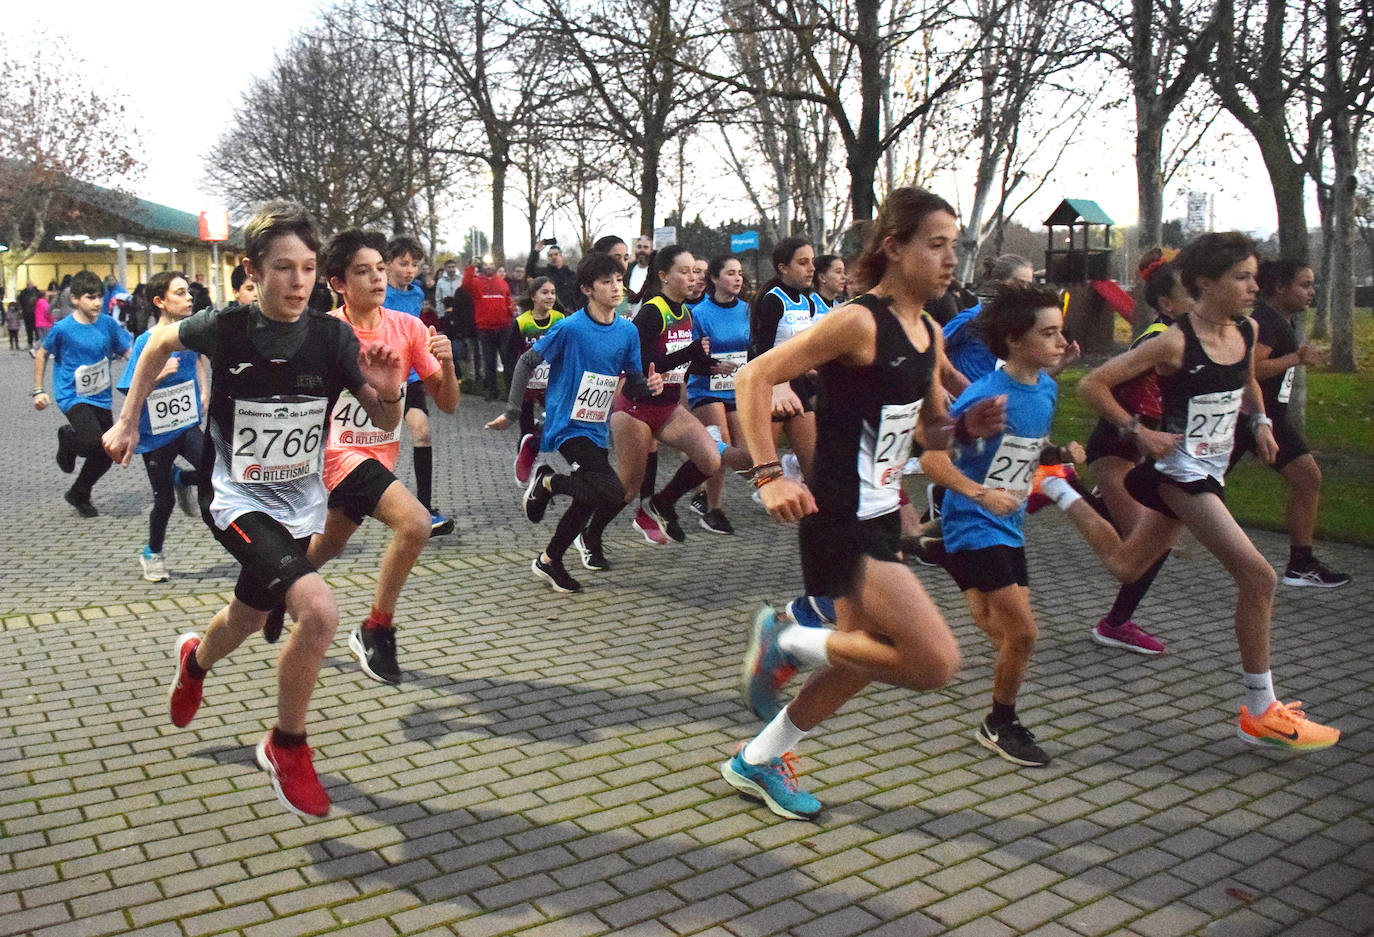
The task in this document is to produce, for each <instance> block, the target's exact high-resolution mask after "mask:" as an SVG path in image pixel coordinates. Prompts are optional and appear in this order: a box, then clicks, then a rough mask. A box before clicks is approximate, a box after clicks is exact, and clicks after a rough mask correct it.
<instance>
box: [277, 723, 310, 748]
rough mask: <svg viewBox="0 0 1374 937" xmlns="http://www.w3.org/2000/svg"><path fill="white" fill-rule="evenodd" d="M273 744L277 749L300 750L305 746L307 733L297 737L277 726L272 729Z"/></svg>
mask: <svg viewBox="0 0 1374 937" xmlns="http://www.w3.org/2000/svg"><path fill="white" fill-rule="evenodd" d="M272 744H273V745H274V746H276V747H277V748H300V747H301V746H302V745H304V744H305V733H304V732H302V733H301V734H300V735H295V734H293V733H291V732H283V731H282V730H281V729H278V728H277V727H276V726H273V727H272Z"/></svg>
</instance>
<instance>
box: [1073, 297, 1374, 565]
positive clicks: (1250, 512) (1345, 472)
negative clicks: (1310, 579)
mask: <svg viewBox="0 0 1374 937" xmlns="http://www.w3.org/2000/svg"><path fill="white" fill-rule="evenodd" d="M1355 323H1356V325H1355V330H1356V331H1355V346H1356V348H1357V349H1358V350H1359V354H1357V358H1360V359H1362V360H1361V365H1362V366H1363V367H1364V368H1365V370H1363V371H1360V372H1357V373H1355V374H1333V373H1331V372H1329V371H1326V370H1324V369H1323V368H1321V367H1310V368H1308V369H1307V428H1306V437H1307V444H1308V446H1309V447H1310V448H1311V449H1312V453H1313V455H1315V456H1316V459H1317V464H1318V465H1320V466H1321V469H1322V476H1323V479H1324V481H1323V484H1322V506H1321V514H1320V516H1319V517H1318V519H1317V537H1318V539H1321V540H1337V541H1341V542H1344V543H1355V544H1360V545H1362V546H1374V374H1372V373H1371V372H1370V370H1369V367H1370V356H1371V353H1372V352H1374V315H1371V312H1370V310H1368V309H1361V310H1358V311H1357V314H1356V318H1355ZM1085 373H1087V372H1086V369H1083V368H1070V369H1069V370H1068V371H1065V372H1064V374H1062V375H1060V378H1059V411H1058V413H1057V414H1056V415H1055V421H1054V440H1055V441H1056V442H1060V443H1062V442H1067V441H1069V440H1071V439H1077V440H1078V441H1080V442H1087V439H1088V435H1089V434H1090V433H1091V432H1092V428H1093V426H1094V424H1095V423H1096V422H1097V417H1096V414H1095V413H1093V412H1092V411H1091V410H1090V409H1089V408H1088V406H1087V405H1086V404H1084V403H1083V401H1082V400H1080V399H1079V397H1078V394H1077V392H1076V388H1077V386H1078V381H1079V379H1080V378H1081V377H1082V376H1083V375H1084V374H1085ZM1226 503H1227V504H1228V505H1229V506H1230V508H1231V513H1232V514H1234V515H1235V517H1236V519H1237V520H1239V521H1240V522H1241V523H1243V524H1248V525H1251V526H1254V527H1260V528H1263V529H1267V530H1283V528H1284V505H1285V504H1286V503H1287V486H1286V485H1285V484H1284V482H1283V479H1282V478H1281V477H1280V476H1279V474H1278V473H1277V472H1275V471H1274V470H1273V469H1271V468H1269V467H1268V466H1267V465H1263V464H1261V463H1259V462H1258V461H1256V460H1255V459H1254V458H1253V457H1247V458H1246V459H1245V460H1244V461H1243V462H1241V464H1240V465H1237V466H1236V468H1235V470H1234V471H1232V472H1231V474H1230V475H1229V476H1227V479H1226Z"/></svg>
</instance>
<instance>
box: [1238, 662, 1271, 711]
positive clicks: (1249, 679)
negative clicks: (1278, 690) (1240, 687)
mask: <svg viewBox="0 0 1374 937" xmlns="http://www.w3.org/2000/svg"><path fill="white" fill-rule="evenodd" d="M1242 682H1243V683H1244V684H1245V709H1246V710H1247V711H1248V712H1249V713H1250V715H1252V716H1262V715H1264V712H1265V710H1267V709H1268V708H1269V707H1270V706H1271V705H1273V704H1274V703H1275V702H1277V701H1278V697H1277V696H1275V695H1274V672H1273V671H1272V670H1266V671H1265V672H1264V673H1244V674H1243V679H1242Z"/></svg>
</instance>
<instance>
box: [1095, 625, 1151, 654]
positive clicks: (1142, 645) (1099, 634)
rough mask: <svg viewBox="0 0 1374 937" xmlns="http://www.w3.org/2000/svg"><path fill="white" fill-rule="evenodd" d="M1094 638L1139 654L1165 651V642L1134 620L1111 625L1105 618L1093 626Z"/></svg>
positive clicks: (1099, 642) (1107, 644)
mask: <svg viewBox="0 0 1374 937" xmlns="http://www.w3.org/2000/svg"><path fill="white" fill-rule="evenodd" d="M1093 640H1094V641H1096V642H1097V643H1098V644H1105V645H1106V646H1107V647H1119V648H1124V649H1125V650H1128V651H1135V652H1136V653H1137V654H1149V655H1150V656H1154V655H1155V654H1163V653H1164V642H1163V641H1161V640H1159V639H1158V638H1156V637H1155V636H1154V635H1152V634H1150V632H1148V631H1146V630H1145V629H1144V628H1142V627H1140V626H1139V625H1137V624H1136V623H1135V622H1133V621H1128V622H1126V623H1125V624H1122V625H1109V624H1107V619H1105V618H1104V619H1102V620H1101V621H1099V622H1098V623H1097V625H1096V627H1094V628H1093Z"/></svg>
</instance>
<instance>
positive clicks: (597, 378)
mask: <svg viewBox="0 0 1374 937" xmlns="http://www.w3.org/2000/svg"><path fill="white" fill-rule="evenodd" d="M619 382H620V376H619V375H617V374H594V373H592V372H591V371H583V372H582V380H581V382H579V383H578V385H577V396H576V398H574V399H573V410H572V418H573V419H574V420H577V421H579V422H582V423H605V422H606V421H607V420H609V419H610V418H611V401H613V400H614V399H615V385H616V384H618V383H619Z"/></svg>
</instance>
